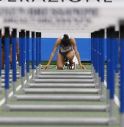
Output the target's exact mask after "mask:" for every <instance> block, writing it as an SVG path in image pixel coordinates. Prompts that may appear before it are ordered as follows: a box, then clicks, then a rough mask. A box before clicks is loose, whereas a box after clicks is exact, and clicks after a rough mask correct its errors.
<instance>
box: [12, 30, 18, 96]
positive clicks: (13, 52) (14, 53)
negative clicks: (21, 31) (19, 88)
mask: <svg viewBox="0 0 124 127" xmlns="http://www.w3.org/2000/svg"><path fill="white" fill-rule="evenodd" d="M16 38H17V30H16V29H13V30H12V70H13V75H12V77H13V81H12V86H13V96H15V92H16V80H17V77H16V69H17V68H16V41H17V39H16Z"/></svg>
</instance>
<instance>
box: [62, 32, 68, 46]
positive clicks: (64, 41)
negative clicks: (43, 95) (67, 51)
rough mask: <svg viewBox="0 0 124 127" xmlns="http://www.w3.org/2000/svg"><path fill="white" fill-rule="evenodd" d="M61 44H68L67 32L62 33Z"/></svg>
mask: <svg viewBox="0 0 124 127" xmlns="http://www.w3.org/2000/svg"><path fill="white" fill-rule="evenodd" d="M62 44H63V46H68V45H69V44H70V38H69V36H68V34H64V35H63V38H62Z"/></svg>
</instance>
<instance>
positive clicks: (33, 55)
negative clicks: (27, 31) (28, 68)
mask: <svg viewBox="0 0 124 127" xmlns="http://www.w3.org/2000/svg"><path fill="white" fill-rule="evenodd" d="M31 40H32V79H33V78H34V70H35V67H36V66H35V50H34V48H35V32H34V31H33V32H32V37H31Z"/></svg>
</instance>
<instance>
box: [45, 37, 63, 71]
mask: <svg viewBox="0 0 124 127" xmlns="http://www.w3.org/2000/svg"><path fill="white" fill-rule="evenodd" d="M60 42H61V39H60V38H58V39H57V41H56V43H55V45H54V47H53V50H52V52H51V55H50V58H49V61H48V63H47V65H46V67H45V69H47V68H48V66H49V65H50V63H51V61H52V59H53V57H54V55H55V52H56V49H57V48H58V46H59V44H60Z"/></svg>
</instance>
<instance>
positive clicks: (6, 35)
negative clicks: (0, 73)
mask: <svg viewBox="0 0 124 127" xmlns="http://www.w3.org/2000/svg"><path fill="white" fill-rule="evenodd" d="M4 35H5V86H4V88H5V105H6V104H7V103H8V92H9V63H10V61H9V45H10V30H9V27H5V28H4Z"/></svg>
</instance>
